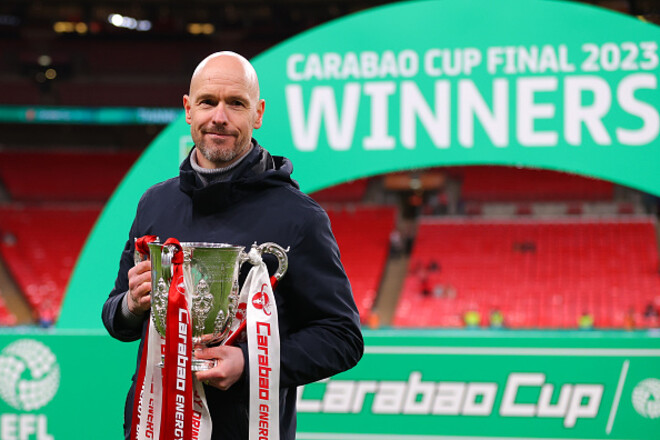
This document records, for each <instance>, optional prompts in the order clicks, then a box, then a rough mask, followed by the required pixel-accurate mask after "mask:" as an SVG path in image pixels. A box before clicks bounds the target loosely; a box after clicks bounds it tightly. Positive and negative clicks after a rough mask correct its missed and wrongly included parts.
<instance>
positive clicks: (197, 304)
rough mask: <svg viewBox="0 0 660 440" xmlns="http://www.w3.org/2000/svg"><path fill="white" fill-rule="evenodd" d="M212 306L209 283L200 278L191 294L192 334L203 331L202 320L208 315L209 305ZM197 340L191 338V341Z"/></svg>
mask: <svg viewBox="0 0 660 440" xmlns="http://www.w3.org/2000/svg"><path fill="white" fill-rule="evenodd" d="M212 306H213V295H211V290H210V288H209V285H208V284H207V283H206V281H205V280H204V279H201V280H200V281H199V283H197V288H196V289H195V292H194V294H193V296H192V308H191V312H192V317H193V328H194V329H195V330H194V334H195V335H199V334H202V333H203V331H204V321H206V318H207V317H208V316H209V312H210V311H211V307H212ZM198 342H199V341H196V340H194V339H193V343H194V344H196V343H198Z"/></svg>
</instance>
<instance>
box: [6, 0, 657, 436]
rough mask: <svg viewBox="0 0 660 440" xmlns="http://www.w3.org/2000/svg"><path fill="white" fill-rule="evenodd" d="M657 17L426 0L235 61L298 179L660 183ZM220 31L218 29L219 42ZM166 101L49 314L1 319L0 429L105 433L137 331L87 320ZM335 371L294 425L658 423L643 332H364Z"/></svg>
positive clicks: (162, 161)
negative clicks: (493, 175)
mask: <svg viewBox="0 0 660 440" xmlns="http://www.w3.org/2000/svg"><path fill="white" fill-rule="evenodd" d="M659 41H660V28H658V27H657V26H654V25H651V24H647V23H642V22H640V21H639V20H636V19H635V18H633V17H629V16H624V15H621V14H617V13H614V12H610V11H606V10H604V9H599V8H596V7H592V6H587V5H583V4H578V3H570V2H560V1H543V0H498V1H491V0H438V1H420V2H407V3H399V4H393V5H389V6H385V7H381V8H376V9H372V10H369V11H365V12H362V13H359V14H355V15H351V16H348V17H345V18H343V19H340V20H337V21H334V22H331V23H328V24H325V25H323V26H319V27H318V28H315V29H312V30H310V31H309V32H306V33H303V34H301V35H299V36H297V37H295V38H293V39H291V40H289V41H286V42H284V43H282V44H280V45H278V46H277V47H275V48H273V49H271V50H269V51H267V52H266V53H264V54H262V55H260V56H259V57H257V58H255V59H254V60H253V62H254V65H255V67H256V69H257V72H258V73H259V76H260V80H261V90H262V94H263V97H264V98H265V99H266V113H265V118H264V125H263V127H262V128H261V129H260V130H259V131H257V132H256V133H255V137H256V138H257V139H258V140H259V141H260V142H261V143H262V144H263V145H264V146H265V147H266V148H268V149H269V150H270V151H271V152H272V153H273V154H276V155H284V156H287V157H289V158H291V160H292V161H293V163H294V169H295V172H294V178H296V179H297V180H298V181H299V182H300V184H301V186H302V188H303V189H304V190H306V191H313V190H317V189H322V188H324V187H327V186H330V185H333V184H336V183H341V182H344V181H347V180H351V179H355V178H359V177H365V176H371V175H376V174H380V173H385V172H390V171H397V170H404V169H410V168H421V167H430V166H444V165H473V164H474V165H476V164H494V165H515V166H527V167H537V168H546V169H555V170H563V171H568V172H575V173H579V174H584V175H587V176H593V177H597V178H602V179H608V180H611V181H613V182H616V183H620V184H623V185H627V186H631V187H634V188H638V189H640V190H643V191H647V192H649V193H653V194H656V195H660V177H658V176H660V173H658V172H657V170H656V168H657V165H656V164H657V163H659V162H660V140H659V133H660V92H659V91H658V73H659V72H660V67H659V65H658V64H659V62H660V60H659V57H660V49H659V48H658V42H659ZM218 49H219V50H220V49H228V48H220V47H219V48H218ZM189 147H190V134H189V127H188V126H187V125H186V123H185V120H184V118H183V115H181V116H180V117H179V118H178V119H176V120H175V121H174V122H172V123H171V124H170V125H169V126H168V127H167V128H166V129H165V130H164V131H163V133H162V134H161V135H160V136H159V137H158V138H157V139H156V140H155V142H154V143H153V144H152V145H151V146H150V147H149V148H148V149H147V151H146V152H145V153H144V155H143V156H142V157H141V158H140V159H139V160H138V162H137V163H136V165H135V166H134V168H133V169H132V170H131V172H130V173H129V174H128V176H127V177H126V179H125V180H124V181H123V182H122V184H121V185H120V187H119V189H118V190H117V192H116V193H115V195H114V196H113V198H112V199H111V200H110V202H109V203H108V205H107V206H106V208H105V210H104V212H103V214H102V216H101V218H100V219H99V221H98V222H97V225H96V226H95V228H94V231H93V232H92V234H91V236H90V237H89V239H88V242H87V244H86V246H85V248H84V250H83V252H82V254H81V256H80V259H79V261H78V264H77V266H76V270H75V273H74V274H73V277H72V279H71V282H70V284H69V287H68V291H67V295H66V298H65V303H64V307H63V310H62V314H61V317H60V320H59V322H58V330H57V331H55V332H54V333H46V332H33V333H21V332H14V333H7V332H5V333H2V334H0V440H18V439H21V440H24V439H40V440H55V439H71V438H79V439H94V440H97V439H104V438H108V439H110V438H117V437H119V436H120V435H121V419H122V409H123V400H124V396H125V391H126V389H127V388H128V384H129V380H130V376H131V374H132V373H133V371H134V369H135V352H136V350H137V346H136V344H124V343H120V342H117V341H114V340H112V339H111V338H110V337H109V336H107V335H106V334H105V332H104V331H103V330H102V324H101V307H102V304H103V302H104V301H105V299H106V297H107V294H108V292H109V291H110V289H111V287H112V285H113V283H114V279H115V276H116V270H117V267H118V259H119V255H120V253H121V251H122V248H123V245H124V243H125V242H126V240H127V239H128V238H129V237H127V235H126V234H127V232H128V230H129V227H130V223H131V221H132V218H133V215H134V213H135V208H136V206H137V202H138V200H139V198H140V196H141V194H142V193H143V191H144V190H145V189H146V188H147V187H149V186H151V185H152V184H154V183H156V182H158V181H162V180H165V179H167V178H169V177H172V176H174V175H176V173H177V169H178V164H179V162H180V160H181V155H182V154H184V153H185V151H187V149H188V148H189ZM366 343H367V351H366V354H365V357H364V358H363V360H362V361H361V362H360V364H359V365H358V366H357V367H356V368H355V369H353V370H351V371H349V372H346V373H344V374H341V375H339V376H337V377H333V378H331V379H329V380H327V381H324V382H321V383H315V384H309V385H307V386H305V387H304V388H302V389H301V390H300V394H299V409H300V413H299V424H298V432H299V434H298V438H299V439H301V440H335V439H336V440H459V439H460V440H505V439H520V440H522V439H543V440H550V439H589V440H595V439H601V440H605V439H608V440H610V439H612V440H624V439H625V440H657V439H658V438H660V340H659V339H658V337H657V335H654V334H652V333H645V332H629V333H617V332H584V333H578V332H557V333H552V332H550V333H546V332H507V331H503V332H490V333H489V332H481V333H471V332H433V331H427V332H424V331H418V332H410V333H408V332H404V331H398V332H389V331H380V332H367V337H366Z"/></svg>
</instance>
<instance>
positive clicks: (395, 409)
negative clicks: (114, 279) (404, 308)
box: [0, 330, 660, 440]
mask: <svg viewBox="0 0 660 440" xmlns="http://www.w3.org/2000/svg"><path fill="white" fill-rule="evenodd" d="M365 342H366V352H365V355H364V357H363V359H362V360H361V361H360V363H359V364H358V366H357V367H355V368H354V369H352V370H350V371H348V372H346V373H343V374H341V375H338V376H336V377H333V378H331V379H329V380H326V381H322V382H319V383H313V384H309V385H307V386H305V387H301V388H300V389H299V397H298V435H297V438H298V439H299V440H321V439H324V440H349V439H350V440H370V439H373V440H376V439H379V440H380V439H386V440H459V439H460V440H505V439H511V440H514V439H516V440H517V439H520V440H522V439H544V440H550V439H582V440H586V439H608V440H623V439H626V440H656V439H657V438H658V433H659V432H660V335H659V334H652V333H646V332H598V331H595V332H577V331H573V332H542V331H536V332H509V331H506V330H502V331H462V332H458V331H386V330H382V331H366V332H365ZM136 351H137V344H136V343H121V342H117V341H115V340H113V339H112V338H110V336H108V335H107V334H103V333H102V332H91V333H90V332H71V331H68V332H67V331H55V332H44V331H34V332H23V333H22V332H20V331H19V332H8V331H4V332H0V440H58V439H66V440H69V439H89V440H104V439H108V440H110V439H117V438H121V435H122V434H121V433H122V423H123V407H124V398H125V395H126V392H127V390H128V387H129V385H130V378H131V376H132V374H133V372H134V370H135V356H136Z"/></svg>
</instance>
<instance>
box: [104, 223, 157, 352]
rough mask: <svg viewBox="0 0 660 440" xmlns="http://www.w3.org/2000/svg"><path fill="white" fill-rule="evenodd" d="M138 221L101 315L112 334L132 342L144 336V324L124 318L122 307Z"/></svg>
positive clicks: (128, 241) (122, 255) (131, 264)
mask: <svg viewBox="0 0 660 440" xmlns="http://www.w3.org/2000/svg"><path fill="white" fill-rule="evenodd" d="M135 225H136V222H134V223H133V226H132V227H131V230H130V233H129V238H128V240H127V241H126V245H125V246H124V250H123V251H122V253H121V258H120V260H119V271H118V273H117V278H116V280H115V286H114V288H113V289H112V290H111V291H110V295H109V296H108V299H106V301H105V304H103V310H102V312H101V317H102V319H103V325H105V328H106V329H107V330H108V333H110V336H112V337H113V338H116V339H118V340H120V341H124V342H130V341H136V340H138V339H140V338H141V336H142V327H143V325H141V324H140V325H137V326H136V324H135V323H134V322H133V323H131V322H129V321H127V320H126V319H123V315H122V311H121V307H122V301H123V300H124V296H126V293H127V292H128V271H129V269H130V268H131V267H133V264H134V263H133V251H134V244H133V239H132V238H131V237H136V226H135ZM148 316H149V314H148V313H146V314H145V316H144V318H143V320H144V319H146V317H148Z"/></svg>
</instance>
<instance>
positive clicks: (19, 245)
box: [0, 204, 100, 323]
mask: <svg viewBox="0 0 660 440" xmlns="http://www.w3.org/2000/svg"><path fill="white" fill-rule="evenodd" d="M99 212H100V209H99V208H89V207H65V206H62V205H57V206H56V207H42V206H20V205H16V204H12V205H11V206H0V231H1V233H2V238H3V240H2V242H1V243H0V255H1V256H2V258H3V259H4V261H5V264H6V265H7V267H8V269H9V272H10V273H11V274H12V276H13V278H14V279H15V280H16V282H17V284H18V285H19V287H20V289H21V290H22V292H23V293H24V295H25V296H26V299H27V301H28V303H29V304H30V306H31V307H32V309H33V311H34V313H35V318H36V319H38V320H39V321H41V322H43V323H49V322H53V321H54V320H55V319H56V317H57V316H58V314H59V309H60V306H61V302H62V299H63V295H64V292H65V289H66V285H67V283H68V280H69V277H70V275H71V272H72V270H73V266H74V264H75V262H76V260H77V258H78V253H79V252H80V250H81V249H82V246H83V244H84V241H85V238H86V237H87V234H88V233H89V231H90V229H91V228H92V226H93V224H94V222H95V221H96V218H97V217H98V214H99ZM9 237H11V238H9Z"/></svg>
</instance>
